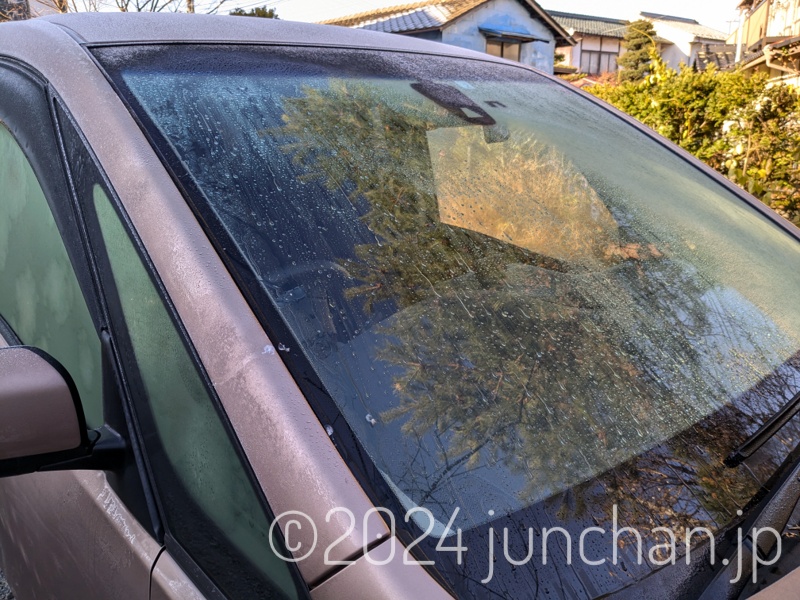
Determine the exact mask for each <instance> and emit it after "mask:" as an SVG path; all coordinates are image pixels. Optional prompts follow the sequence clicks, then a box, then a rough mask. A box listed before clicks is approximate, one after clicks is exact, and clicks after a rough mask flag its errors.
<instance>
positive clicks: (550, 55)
mask: <svg viewBox="0 0 800 600" xmlns="http://www.w3.org/2000/svg"><path fill="white" fill-rule="evenodd" d="M481 27H482V28H486V29H492V30H499V31H509V32H511V31H513V32H515V33H521V34H527V35H530V36H533V37H536V38H537V39H541V40H547V41H544V42H528V43H524V44H522V47H521V49H520V62H521V63H524V64H526V65H530V66H532V67H535V68H537V69H540V70H542V71H545V72H546V73H552V72H553V59H554V55H555V38H554V37H553V33H552V32H551V31H550V30H549V29H548V28H547V27H546V26H545V25H544V24H543V23H542V22H541V21H539V20H538V19H534V18H532V17H531V13H530V12H528V10H527V9H526V8H524V7H523V6H522V5H521V4H520V3H519V2H518V1H517V0H491V1H490V2H487V3H486V4H482V5H481V6H479V7H478V8H476V9H474V10H471V11H470V12H468V13H466V14H465V15H463V16H462V17H460V18H459V19H457V20H456V21H454V22H453V23H451V24H450V25H448V26H447V27H445V28H444V29H443V30H442V42H444V43H445V44H452V45H454V46H460V47H461V48H469V49H471V50H477V51H479V52H486V38H485V37H484V35H483V34H482V33H481V32H480V31H479V28H481Z"/></svg>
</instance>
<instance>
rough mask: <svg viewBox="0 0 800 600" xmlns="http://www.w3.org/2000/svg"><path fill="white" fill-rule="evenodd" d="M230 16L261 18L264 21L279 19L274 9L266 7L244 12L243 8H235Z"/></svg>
mask: <svg viewBox="0 0 800 600" xmlns="http://www.w3.org/2000/svg"><path fill="white" fill-rule="evenodd" d="M229 14H231V15H233V16H235V17H261V18H262V19H277V18H278V13H277V11H276V10H275V9H274V8H267V7H266V6H257V7H256V8H252V9H250V10H242V9H241V8H234V9H233V10H232V11H231V12H230V13H229Z"/></svg>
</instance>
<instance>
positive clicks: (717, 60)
mask: <svg viewBox="0 0 800 600" xmlns="http://www.w3.org/2000/svg"><path fill="white" fill-rule="evenodd" d="M712 64H713V65H714V66H715V67H717V69H720V70H726V69H732V68H733V66H734V65H735V64H736V44H702V45H701V46H700V50H698V51H697V68H698V69H699V70H701V71H704V70H705V69H706V68H708V65H712Z"/></svg>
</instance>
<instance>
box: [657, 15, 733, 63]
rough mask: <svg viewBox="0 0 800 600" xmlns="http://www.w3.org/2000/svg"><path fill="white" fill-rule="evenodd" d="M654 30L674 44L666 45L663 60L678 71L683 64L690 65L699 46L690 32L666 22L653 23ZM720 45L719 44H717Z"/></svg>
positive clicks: (662, 54)
mask: <svg viewBox="0 0 800 600" xmlns="http://www.w3.org/2000/svg"><path fill="white" fill-rule="evenodd" d="M653 28H654V29H655V31H656V35H658V37H661V38H664V39H665V40H669V41H670V42H672V44H671V45H665V46H664V48H663V49H662V51H661V58H663V59H664V62H665V63H667V66H669V67H670V68H672V69H677V68H678V67H679V66H680V64H681V63H683V64H686V65H690V64H692V61H693V60H694V58H695V56H696V54H697V47H696V46H697V44H695V43H694V39H695V36H694V34H692V33H689V32H688V31H684V30H683V29H679V28H678V27H672V26H671V25H670V24H669V23H665V22H664V21H653ZM716 43H719V42H716Z"/></svg>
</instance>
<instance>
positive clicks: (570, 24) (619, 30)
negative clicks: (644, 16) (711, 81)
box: [547, 10, 628, 38]
mask: <svg viewBox="0 0 800 600" xmlns="http://www.w3.org/2000/svg"><path fill="white" fill-rule="evenodd" d="M547 12H548V13H550V16H552V17H553V18H554V19H555V20H556V21H558V24H559V25H561V26H562V27H563V28H564V29H566V30H567V31H569V32H570V33H571V32H573V31H574V32H575V33H582V34H584V35H600V36H604V37H613V38H622V36H624V35H625V28H626V27H627V25H628V21H624V20H622V19H607V18H605V17H592V16H589V15H577V14H574V13H565V12H560V11H557V10H548V11H547Z"/></svg>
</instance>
